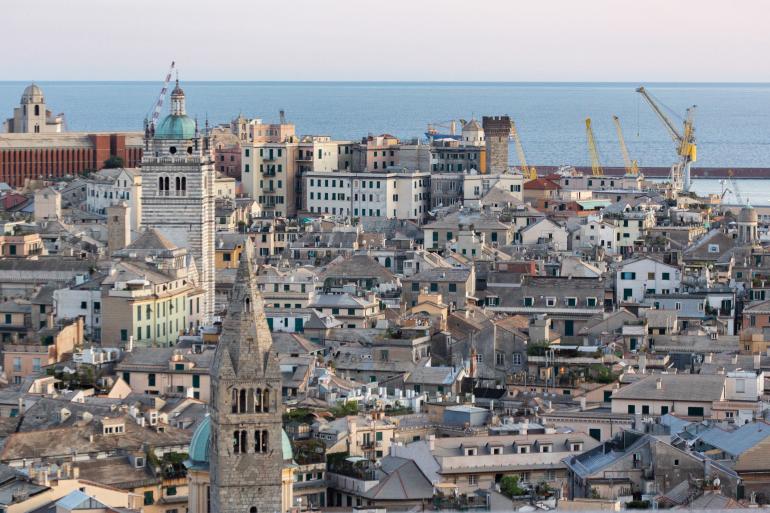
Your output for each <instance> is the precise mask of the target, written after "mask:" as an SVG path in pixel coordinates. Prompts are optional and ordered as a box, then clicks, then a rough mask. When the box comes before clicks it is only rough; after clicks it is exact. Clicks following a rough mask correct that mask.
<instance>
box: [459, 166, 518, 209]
mask: <svg viewBox="0 0 770 513" xmlns="http://www.w3.org/2000/svg"><path fill="white" fill-rule="evenodd" d="M523 183H524V177H523V176H521V175H520V174H516V173H500V174H496V175H489V174H487V175H482V174H478V173H468V174H466V175H465V176H464V177H463V205H465V206H466V207H472V208H479V206H480V203H479V200H480V199H481V198H483V197H484V196H485V195H486V194H487V193H488V192H489V191H490V190H492V188H493V187H498V188H500V189H502V190H504V191H506V192H509V193H510V194H512V195H513V197H514V198H515V199H517V200H518V201H519V203H521V202H523V201H524V196H523V193H522V185H523Z"/></svg>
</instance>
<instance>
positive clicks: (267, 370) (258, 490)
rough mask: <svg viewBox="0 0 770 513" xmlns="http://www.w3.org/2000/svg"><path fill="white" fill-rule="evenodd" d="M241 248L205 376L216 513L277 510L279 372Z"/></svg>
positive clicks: (249, 254) (246, 254)
mask: <svg viewBox="0 0 770 513" xmlns="http://www.w3.org/2000/svg"><path fill="white" fill-rule="evenodd" d="M248 248H249V249H247V250H245V251H244V252H243V253H242V254H241V262H240V265H239V267H238V272H237V275H236V278H235V286H234V288H233V291H232V295H231V297H230V304H229V306H228V309H227V315H226V317H225V320H224V321H223V324H222V336H221V338H220V342H219V345H218V346H217V352H216V355H215V357H214V365H213V368H212V373H211V427H212V430H211V442H210V451H211V453H210V479H211V511H212V512H213V511H216V512H218V513H274V512H280V511H282V507H281V493H282V488H281V483H282V480H281V479H282V477H281V476H282V468H283V453H282V425H281V419H282V413H283V412H282V410H283V408H282V404H281V371H280V366H279V364H278V356H277V353H276V352H275V351H274V350H273V348H272V338H271V336H270V330H269V328H268V326H267V319H266V317H265V312H264V305H263V300H262V296H261V295H260V294H259V292H258V290H257V283H256V276H255V273H254V269H253V259H252V253H253V250H251V249H250V248H251V246H248Z"/></svg>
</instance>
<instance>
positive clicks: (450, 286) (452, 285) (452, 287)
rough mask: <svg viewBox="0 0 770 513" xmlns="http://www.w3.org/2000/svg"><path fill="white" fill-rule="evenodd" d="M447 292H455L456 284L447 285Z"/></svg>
mask: <svg viewBox="0 0 770 513" xmlns="http://www.w3.org/2000/svg"><path fill="white" fill-rule="evenodd" d="M449 292H457V284H456V283H450V284H449Z"/></svg>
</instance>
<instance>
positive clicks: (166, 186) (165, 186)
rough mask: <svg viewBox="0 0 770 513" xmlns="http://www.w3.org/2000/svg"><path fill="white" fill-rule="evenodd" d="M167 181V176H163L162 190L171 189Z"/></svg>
mask: <svg viewBox="0 0 770 513" xmlns="http://www.w3.org/2000/svg"><path fill="white" fill-rule="evenodd" d="M168 182H169V180H168V177H165V178H164V179H163V189H164V190H167V191H168V190H171V188H170V187H169V186H168Z"/></svg>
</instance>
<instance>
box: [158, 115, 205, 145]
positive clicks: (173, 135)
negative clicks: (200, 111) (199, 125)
mask: <svg viewBox="0 0 770 513" xmlns="http://www.w3.org/2000/svg"><path fill="white" fill-rule="evenodd" d="M193 137H195V121H194V120H193V119H192V118H190V117H188V116H186V115H184V114H182V115H174V114H169V115H168V116H166V117H165V118H164V119H163V121H161V122H160V125H158V128H156V129H155V138H156V139H192V138H193Z"/></svg>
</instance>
